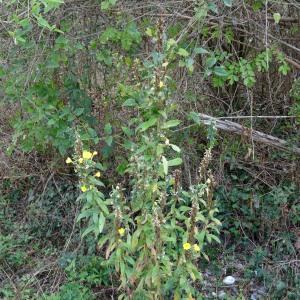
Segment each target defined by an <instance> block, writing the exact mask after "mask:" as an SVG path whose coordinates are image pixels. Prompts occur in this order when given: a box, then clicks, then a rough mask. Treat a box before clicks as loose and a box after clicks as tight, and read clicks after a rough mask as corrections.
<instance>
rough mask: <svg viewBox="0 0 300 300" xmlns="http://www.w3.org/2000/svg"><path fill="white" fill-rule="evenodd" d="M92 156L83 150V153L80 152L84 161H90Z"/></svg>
mask: <svg viewBox="0 0 300 300" xmlns="http://www.w3.org/2000/svg"><path fill="white" fill-rule="evenodd" d="M92 156H93V154H92V153H91V152H90V151H86V150H84V151H83V152H82V157H83V158H84V159H91V158H92Z"/></svg>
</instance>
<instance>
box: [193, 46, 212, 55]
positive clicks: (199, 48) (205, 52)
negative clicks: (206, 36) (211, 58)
mask: <svg viewBox="0 0 300 300" xmlns="http://www.w3.org/2000/svg"><path fill="white" fill-rule="evenodd" d="M194 53H195V54H208V53H209V51H207V50H206V49H204V48H202V47H197V48H195V50H194Z"/></svg>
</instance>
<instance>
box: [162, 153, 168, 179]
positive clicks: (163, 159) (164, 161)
mask: <svg viewBox="0 0 300 300" xmlns="http://www.w3.org/2000/svg"><path fill="white" fill-rule="evenodd" d="M162 163H163V168H164V173H165V175H168V169H169V163H168V161H167V159H166V158H165V157H164V156H163V157H162Z"/></svg>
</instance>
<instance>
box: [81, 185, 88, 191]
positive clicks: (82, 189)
mask: <svg viewBox="0 0 300 300" xmlns="http://www.w3.org/2000/svg"><path fill="white" fill-rule="evenodd" d="M87 190H88V189H87V187H86V186H85V185H83V186H82V187H81V191H82V192H83V193H85V192H86V191H87Z"/></svg>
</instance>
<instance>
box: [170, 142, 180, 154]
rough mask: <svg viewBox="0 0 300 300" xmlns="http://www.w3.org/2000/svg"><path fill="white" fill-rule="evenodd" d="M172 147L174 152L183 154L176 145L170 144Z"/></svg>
mask: <svg viewBox="0 0 300 300" xmlns="http://www.w3.org/2000/svg"><path fill="white" fill-rule="evenodd" d="M170 146H171V148H172V149H173V150H174V151H176V152H178V153H179V152H181V149H180V148H179V147H178V146H176V145H174V144H170Z"/></svg>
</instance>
